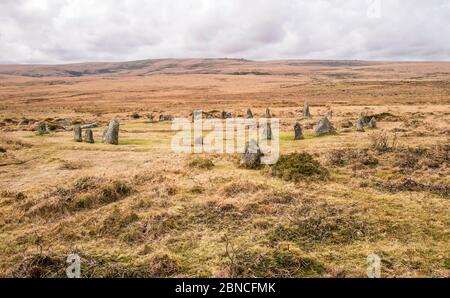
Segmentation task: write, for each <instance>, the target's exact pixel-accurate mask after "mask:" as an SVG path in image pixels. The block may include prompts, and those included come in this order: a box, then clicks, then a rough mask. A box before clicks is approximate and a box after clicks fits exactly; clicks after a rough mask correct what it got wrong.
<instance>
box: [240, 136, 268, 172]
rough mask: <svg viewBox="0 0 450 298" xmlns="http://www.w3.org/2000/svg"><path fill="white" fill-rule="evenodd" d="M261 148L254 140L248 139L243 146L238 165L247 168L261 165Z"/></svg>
mask: <svg viewBox="0 0 450 298" xmlns="http://www.w3.org/2000/svg"><path fill="white" fill-rule="evenodd" d="M262 156H263V154H262V152H261V149H260V148H259V146H258V144H257V143H256V141H255V140H253V139H252V140H250V142H249V143H247V144H246V146H245V152H244V153H243V154H241V160H240V165H241V166H242V167H245V168H247V169H256V168H257V167H259V166H260V165H261V157H262Z"/></svg>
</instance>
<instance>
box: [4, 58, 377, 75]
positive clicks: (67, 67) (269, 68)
mask: <svg viewBox="0 0 450 298" xmlns="http://www.w3.org/2000/svg"><path fill="white" fill-rule="evenodd" d="M379 64H381V63H380V62H365V61H314V60H282V61H263V62H261V61H250V60H244V59H152V60H139V61H129V62H94V63H77V64H61V65H20V64H11V65H8V64H7V65H0V74H4V75H15V76H28V77H81V76H93V75H105V74H106V75H111V74H121V75H151V74H232V75H252V74H253V75H271V74H296V73H299V72H300V73H303V72H304V71H305V70H306V69H310V68H342V67H363V66H371V65H379Z"/></svg>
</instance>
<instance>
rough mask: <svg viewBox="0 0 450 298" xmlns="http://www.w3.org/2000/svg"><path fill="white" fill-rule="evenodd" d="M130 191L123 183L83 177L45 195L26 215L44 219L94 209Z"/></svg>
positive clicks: (127, 185) (128, 186)
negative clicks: (70, 184) (68, 185)
mask: <svg viewBox="0 0 450 298" xmlns="http://www.w3.org/2000/svg"><path fill="white" fill-rule="evenodd" d="M132 190H133V189H132V187H131V186H130V185H129V184H128V183H127V182H125V181H121V180H113V181H110V180H106V179H102V178H97V177H90V176H88V177H83V178H80V179H78V180H77V181H76V182H75V183H74V184H73V185H72V186H70V187H68V188H58V189H57V190H56V191H53V192H51V193H49V194H47V198H45V200H44V201H43V202H40V203H38V204H37V205H35V206H33V207H31V208H30V209H29V210H28V213H29V214H32V215H39V216H44V217H45V216H52V215H54V214H63V213H70V212H75V211H80V210H83V209H90V208H95V207H98V206H102V205H106V204H109V203H113V202H115V201H118V200H120V199H122V198H124V197H127V196H128V195H130V194H131V192H132ZM26 206H27V205H26Z"/></svg>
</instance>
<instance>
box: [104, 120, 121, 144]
mask: <svg viewBox="0 0 450 298" xmlns="http://www.w3.org/2000/svg"><path fill="white" fill-rule="evenodd" d="M119 125H120V123H119V121H117V120H112V121H111V122H109V125H108V128H107V130H105V132H104V136H103V143H105V144H112V145H118V144H119Z"/></svg>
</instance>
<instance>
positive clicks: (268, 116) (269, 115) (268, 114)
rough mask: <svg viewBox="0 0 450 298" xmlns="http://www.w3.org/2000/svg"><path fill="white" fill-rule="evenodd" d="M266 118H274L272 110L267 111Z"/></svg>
mask: <svg viewBox="0 0 450 298" xmlns="http://www.w3.org/2000/svg"><path fill="white" fill-rule="evenodd" d="M265 117H266V118H267V119H270V118H272V113H270V109H269V108H267V109H266V115H265Z"/></svg>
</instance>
